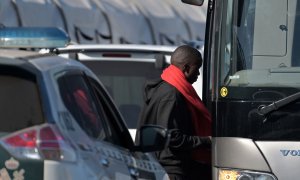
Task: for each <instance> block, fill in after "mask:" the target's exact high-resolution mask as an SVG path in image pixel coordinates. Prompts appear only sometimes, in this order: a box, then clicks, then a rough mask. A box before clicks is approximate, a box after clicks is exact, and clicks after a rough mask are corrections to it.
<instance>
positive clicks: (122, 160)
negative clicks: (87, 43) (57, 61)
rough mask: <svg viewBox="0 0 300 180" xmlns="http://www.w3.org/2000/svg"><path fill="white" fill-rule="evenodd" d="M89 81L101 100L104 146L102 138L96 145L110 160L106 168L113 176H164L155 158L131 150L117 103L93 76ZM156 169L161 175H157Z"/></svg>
mask: <svg viewBox="0 0 300 180" xmlns="http://www.w3.org/2000/svg"><path fill="white" fill-rule="evenodd" d="M89 81H90V83H91V85H92V88H93V90H94V93H95V97H96V98H97V101H98V103H99V104H101V108H99V109H100V110H101V111H103V112H102V113H101V114H103V115H104V121H105V122H106V124H107V128H108V130H107V131H106V132H107V135H106V139H104V140H105V141H106V142H105V144H106V145H107V146H103V142H101V141H99V142H98V148H99V150H100V152H101V151H103V152H104V154H105V155H106V161H109V162H108V163H107V164H108V165H107V169H108V170H109V171H110V172H111V174H114V177H113V179H122V180H123V179H132V178H133V179H157V177H160V178H159V179H163V177H164V176H165V175H164V172H163V170H162V169H161V168H160V167H161V166H160V165H159V164H158V163H157V161H155V160H154V158H150V157H149V156H148V155H146V154H144V153H141V152H132V151H130V149H132V148H133V141H132V139H131V136H130V134H129V131H128V128H127V126H126V125H125V124H124V121H123V120H122V118H121V116H120V113H119V112H118V110H117V109H116V106H115V105H114V104H113V102H112V101H111V100H110V98H109V97H108V94H107V92H106V91H105V90H104V89H103V88H102V86H100V85H99V84H98V83H97V81H96V80H95V79H92V78H89ZM108 166H109V167H108ZM124 168H126V170H124ZM159 173H161V174H160V176H156V175H157V174H159Z"/></svg>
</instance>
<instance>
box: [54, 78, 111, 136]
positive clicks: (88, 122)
mask: <svg viewBox="0 0 300 180" xmlns="http://www.w3.org/2000/svg"><path fill="white" fill-rule="evenodd" d="M58 84H59V89H60V94H61V96H62V99H63V101H64V104H65V106H66V107H67V109H68V110H69V111H70V113H71V114H72V116H73V117H74V118H75V120H76V121H77V123H78V124H79V126H80V127H81V128H82V129H83V130H84V131H85V132H86V133H87V135H88V136H90V137H92V138H93V139H104V138H105V134H104V127H103V122H102V121H101V116H102V115H101V114H99V111H98V110H97V106H96V104H95V102H94V100H93V98H92V97H93V96H92V94H91V91H90V90H89V86H88V84H87V82H86V80H85V77H84V76H83V75H81V74H73V73H72V74H67V75H65V76H63V77H60V78H59V79H58ZM100 112H101V111H100Z"/></svg>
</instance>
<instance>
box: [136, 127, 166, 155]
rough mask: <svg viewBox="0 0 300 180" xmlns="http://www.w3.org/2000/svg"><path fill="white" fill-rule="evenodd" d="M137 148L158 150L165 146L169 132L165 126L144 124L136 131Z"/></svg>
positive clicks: (148, 150)
mask: <svg viewBox="0 0 300 180" xmlns="http://www.w3.org/2000/svg"><path fill="white" fill-rule="evenodd" d="M137 136H138V139H137V143H138V146H137V150H141V151H143V152H151V151H160V150H163V149H164V148H166V147H167V145H168V143H169V140H170V133H169V131H168V130H167V129H166V128H163V127H161V126H157V125H144V126H142V127H141V128H140V129H139V131H138V133H137Z"/></svg>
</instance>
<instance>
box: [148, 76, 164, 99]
mask: <svg viewBox="0 0 300 180" xmlns="http://www.w3.org/2000/svg"><path fill="white" fill-rule="evenodd" d="M162 82H163V80H162V79H161V78H159V79H155V80H151V81H147V82H146V83H145V88H144V89H145V91H144V99H145V102H146V104H148V103H149V102H150V100H151V98H152V97H153V95H154V94H155V93H156V90H157V88H158V87H159V86H160V85H161V83H162Z"/></svg>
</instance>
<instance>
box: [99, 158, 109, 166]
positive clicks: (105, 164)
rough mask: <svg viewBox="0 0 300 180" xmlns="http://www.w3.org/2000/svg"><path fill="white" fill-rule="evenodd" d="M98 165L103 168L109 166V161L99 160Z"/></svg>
mask: <svg viewBox="0 0 300 180" xmlns="http://www.w3.org/2000/svg"><path fill="white" fill-rule="evenodd" d="M100 163H101V164H102V165H103V166H105V167H108V166H109V161H108V160H107V159H100Z"/></svg>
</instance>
